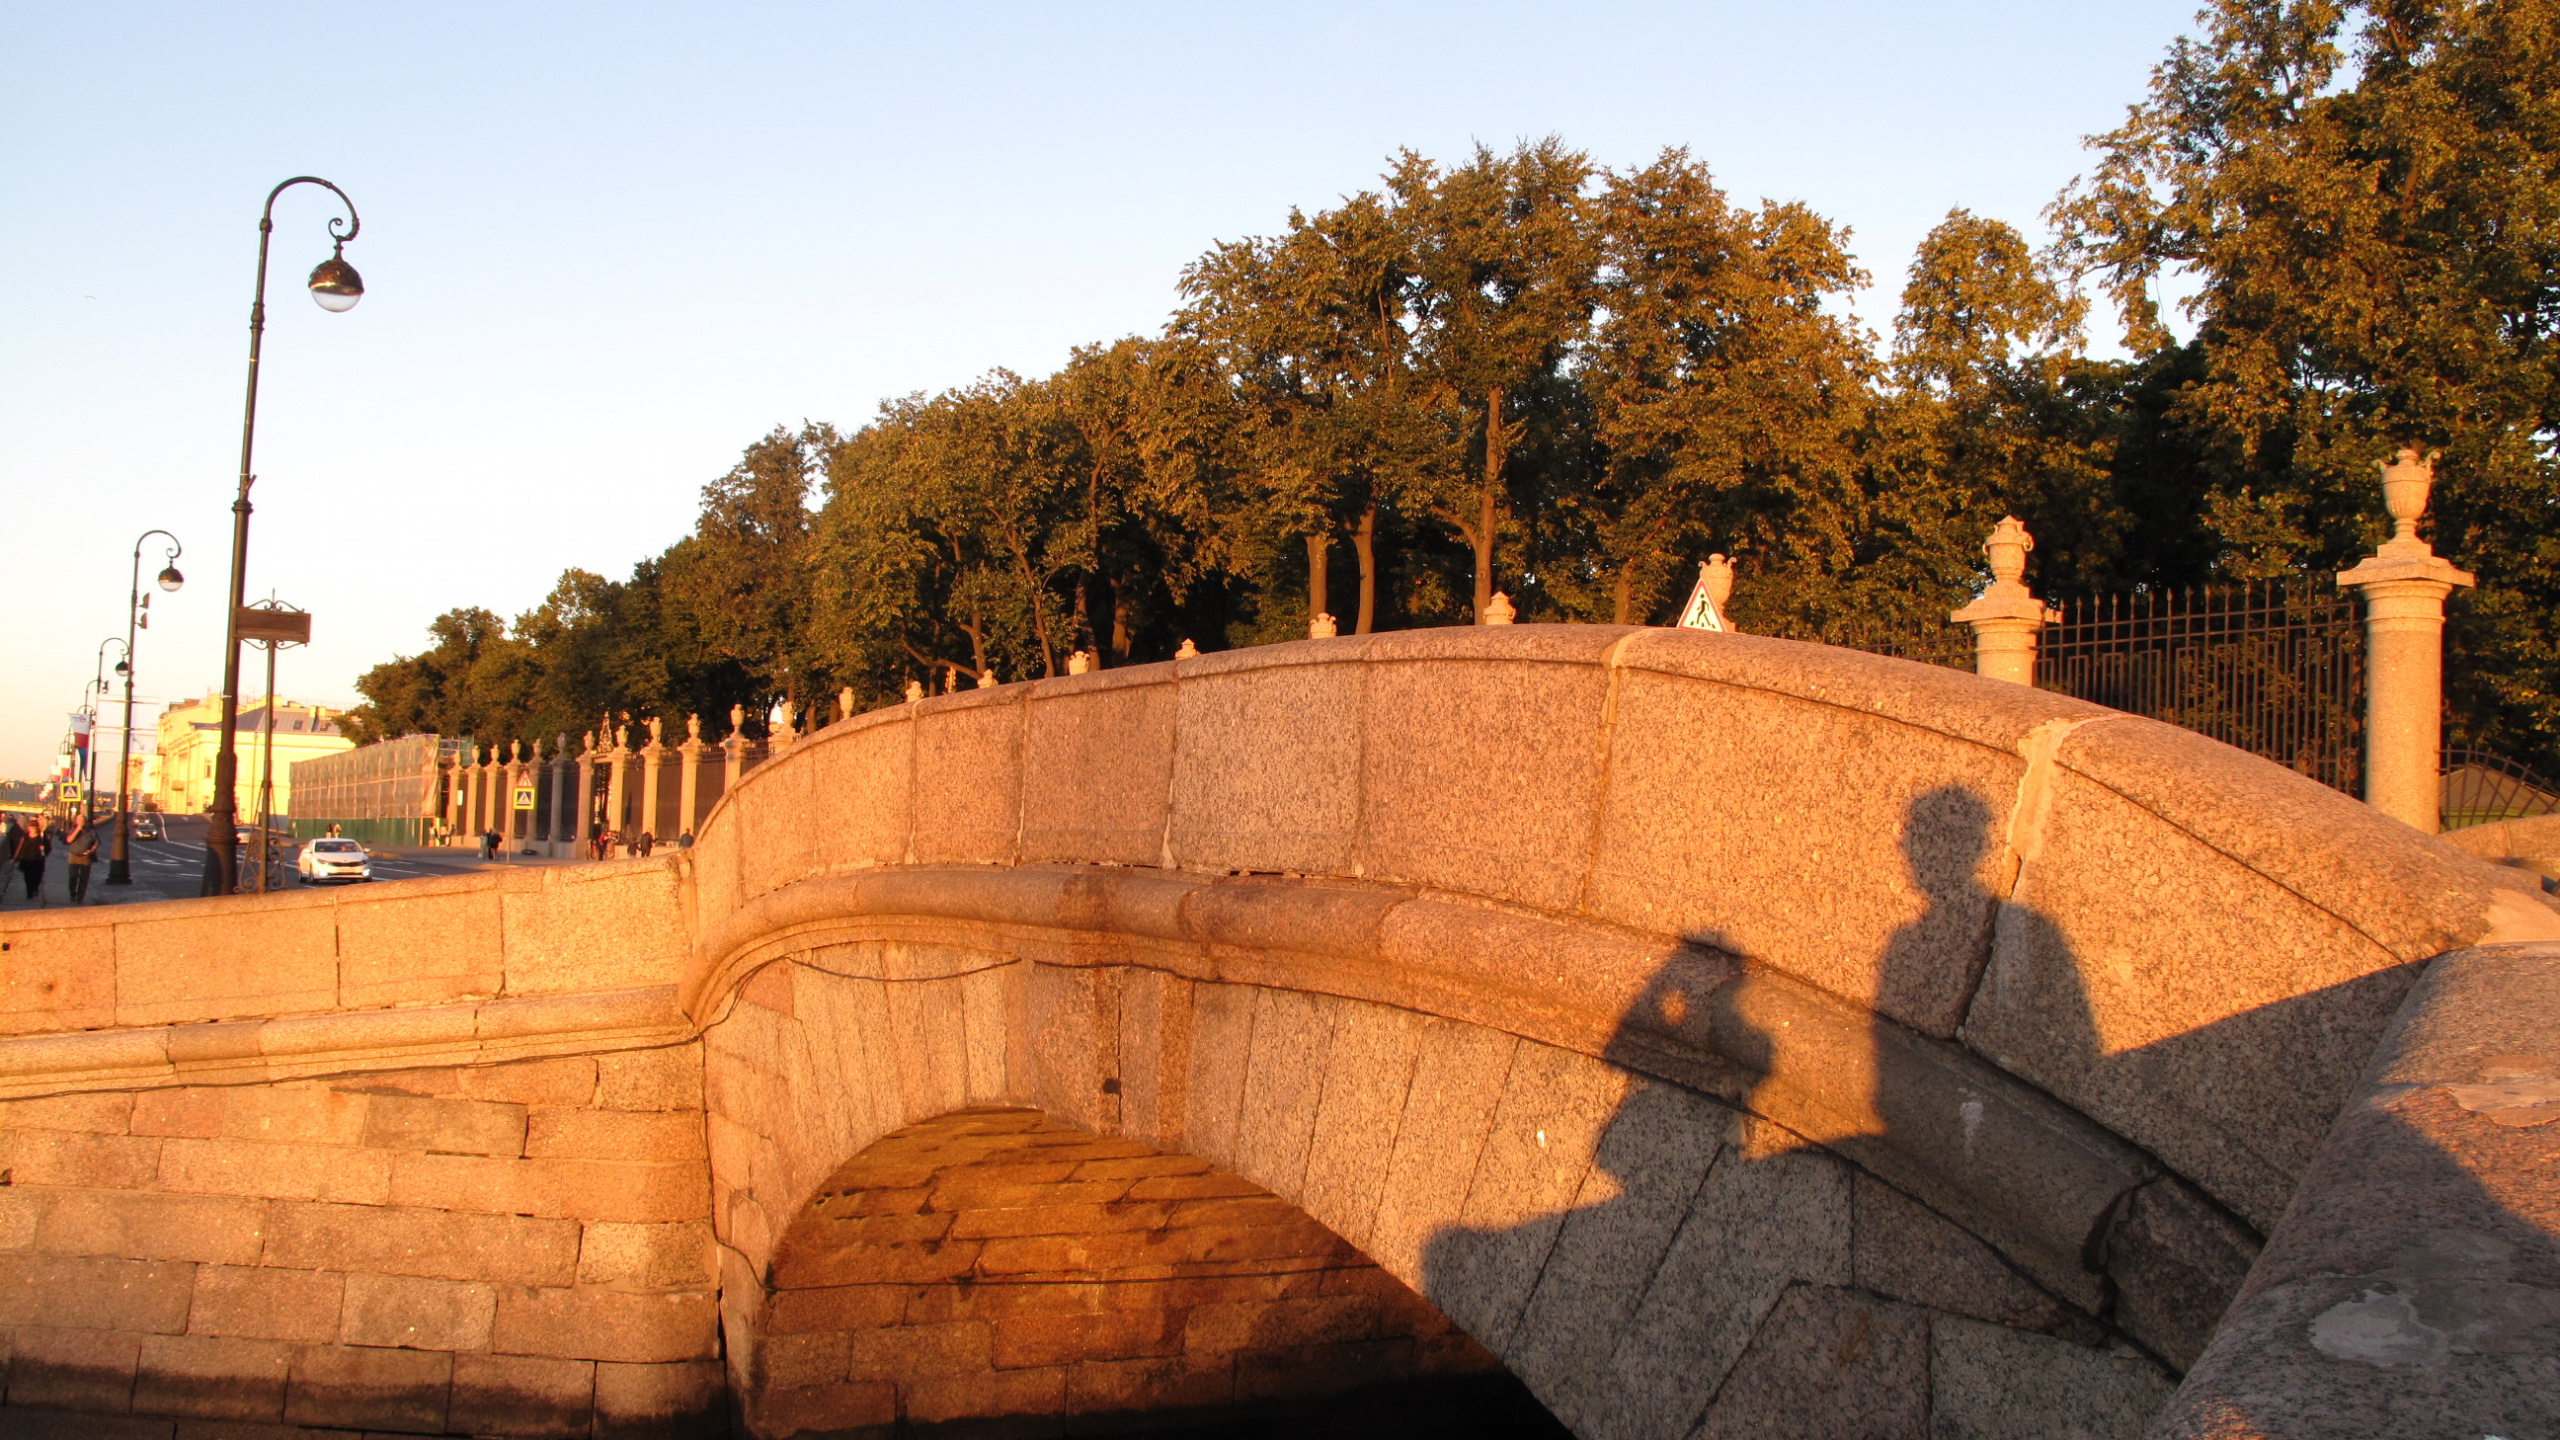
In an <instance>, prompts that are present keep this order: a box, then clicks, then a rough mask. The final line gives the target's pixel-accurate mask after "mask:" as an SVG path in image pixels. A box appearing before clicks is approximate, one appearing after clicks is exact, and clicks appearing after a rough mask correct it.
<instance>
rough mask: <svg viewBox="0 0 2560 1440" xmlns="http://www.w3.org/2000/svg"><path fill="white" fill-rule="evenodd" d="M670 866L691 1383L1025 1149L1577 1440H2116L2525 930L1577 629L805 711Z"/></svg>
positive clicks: (1859, 672) (2153, 792)
mask: <svg viewBox="0 0 2560 1440" xmlns="http://www.w3.org/2000/svg"><path fill="white" fill-rule="evenodd" d="M688 863H689V864H690V866H691V867H692V873H691V881H692V886H691V893H692V896H693V903H694V906H695V911H694V933H695V936H696V940H695V945H694V949H693V956H692V961H691V964H690V966H689V968H688V970H687V973H686V976H685V978H684V981H683V982H682V984H681V985H680V987H679V990H680V996H681V1001H682V1003H683V1004H684V1005H685V1007H686V1008H687V1010H688V1012H689V1013H690V1014H692V1015H693V1016H694V1017H695V1020H696V1022H697V1023H698V1024H700V1025H702V1026H703V1034H704V1040H705V1056H706V1059H705V1069H706V1085H707V1096H708V1101H709V1108H710V1110H711V1121H710V1124H711V1132H710V1133H711V1147H712V1162H713V1164H712V1169H713V1187H714V1195H713V1209H714V1223H715V1227H716V1228H717V1230H718V1233H719V1236H720V1239H721V1243H722V1247H723V1255H724V1265H725V1266H727V1267H728V1274H727V1276H726V1283H725V1284H724V1307H725V1310H726V1323H727V1327H728V1331H729V1337H730V1342H729V1345H730V1348H729V1354H730V1357H731V1359H730V1363H731V1366H732V1371H733V1384H736V1385H738V1386H741V1387H744V1388H751V1387H752V1386H753V1385H754V1384H755V1383H756V1375H757V1371H756V1366H757V1365H758V1364H759V1363H760V1361H759V1356H760V1354H761V1353H762V1351H761V1350H760V1346H761V1345H762V1343H763V1338H762V1337H763V1331H764V1328H765V1320H766V1317H765V1316H764V1315H762V1314H761V1313H760V1312H759V1310H758V1308H757V1307H758V1306H759V1305H760V1303H761V1298H760V1297H762V1296H763V1295H764V1294H765V1293H766V1292H767V1289H768V1287H769V1285H770V1283H771V1280H772V1277H773V1274H774V1270H773V1267H774V1265H775V1263H776V1254H777V1245H778V1244H779V1243H780V1241H781V1238H782V1237H783V1235H784V1234H785V1232H786V1231H787V1229H788V1227H789V1225H790V1224H791V1221H792V1217H794V1216H796V1215H797V1214H799V1213H800V1212H801V1211H802V1210H803V1209H804V1208H805V1207H806V1206H807V1205H809V1203H810V1202H811V1199H812V1197H813V1196H815V1195H816V1194H818V1193H819V1191H820V1188H821V1185H822V1182H823V1181H824V1179H825V1177H826V1176H827V1175H828V1174H829V1173H830V1172H831V1171H832V1170H833V1169H834V1168H835V1167H836V1166H837V1165H839V1164H840V1163H842V1161H843V1159H844V1157H846V1156H849V1155H852V1154H855V1153H857V1152H859V1151H860V1150H861V1149H862V1148H863V1147H864V1146H867V1145H869V1144H871V1143H872V1142H873V1141H875V1140H877V1139H878V1138H880V1137H881V1136H884V1135H887V1134H889V1133H890V1132H892V1131H894V1130H897V1129H899V1128H900V1127H902V1126H904V1125H907V1124H911V1123H914V1122H916V1121H918V1120H922V1119H927V1118H930V1117H932V1116H935V1115H940V1114H945V1113H948V1112H950V1111H953V1110H957V1109H962V1108H965V1107H968V1106H973V1105H990V1104H1011V1105H1029V1106H1035V1107H1037V1108H1039V1109H1040V1110H1042V1111H1044V1112H1046V1113H1048V1114H1050V1115H1054V1116H1056V1117H1058V1118H1059V1119H1061V1120H1063V1121H1066V1122H1068V1123H1071V1124H1073V1125H1076V1126H1078V1127H1081V1128H1083V1129H1086V1130H1089V1131H1092V1132H1094V1133H1096V1134H1101V1135H1113V1136H1128V1137H1132V1138H1135V1139H1138V1140H1141V1141H1143V1142H1144V1143H1146V1144H1148V1145H1149V1146H1151V1147H1154V1148H1157V1149H1160V1150H1166V1151H1174V1152H1179V1153H1184V1154H1190V1155H1196V1156H1200V1157H1204V1158H1206V1159H1208V1160H1211V1161H1213V1162H1214V1163H1216V1164H1217V1165H1219V1166H1222V1167H1224V1168H1226V1169H1228V1170H1231V1171H1233V1172H1234V1173H1236V1174H1238V1175H1241V1176H1243V1177H1245V1178H1246V1179H1248V1180H1250V1181H1252V1182H1253V1183H1255V1184H1257V1185H1260V1186H1262V1187H1264V1188H1266V1189H1268V1190H1270V1191H1271V1192H1273V1193H1274V1194H1276V1195H1279V1196H1281V1197H1283V1198H1285V1199H1287V1200H1289V1201H1291V1202H1292V1203H1294V1204H1296V1205H1298V1206H1300V1207H1302V1208H1303V1209H1304V1210H1305V1211H1306V1212H1307V1213H1308V1214H1310V1215H1312V1216H1313V1217H1315V1218H1316V1219H1317V1220H1318V1221H1320V1222H1321V1223H1323V1224H1324V1225H1326V1226H1327V1227H1329V1228H1330V1229H1332V1230H1333V1231H1334V1232H1336V1233H1337V1234H1339V1235H1341V1236H1342V1237H1344V1238H1345V1239H1346V1240H1347V1241H1349V1242H1350V1243H1351V1244H1353V1245H1355V1246H1357V1247H1359V1248H1360V1249H1361V1250H1362V1251H1363V1252H1364V1253H1366V1254H1368V1255H1369V1256H1371V1257H1373V1258H1374V1259H1376V1260H1377V1261H1378V1263H1379V1264H1380V1265H1382V1266H1383V1267H1384V1268H1385V1269H1386V1270H1387V1271H1388V1272H1389V1273H1391V1274H1393V1275H1394V1276H1395V1277H1396V1278H1397V1279H1399V1280H1400V1281H1402V1282H1404V1283H1405V1284H1407V1285H1410V1286H1412V1287H1413V1288H1414V1289H1416V1290H1417V1291H1419V1292H1420V1293H1421V1294H1423V1295H1424V1296H1426V1297H1427V1298H1428V1299H1429V1300H1431V1302H1432V1303H1433V1304H1435V1305H1436V1306H1438V1307H1439V1308H1440V1309H1441V1310H1442V1311H1444V1312H1445V1313H1447V1314H1448V1315H1449V1316H1450V1317H1451V1318H1452V1319H1453V1320H1455V1321H1456V1322H1457V1323H1458V1324H1459V1325H1461V1326H1462V1327H1464V1329H1465V1330H1466V1331H1467V1332H1468V1333H1469V1334H1471V1335H1472V1336H1474V1337H1475V1338H1476V1339H1478V1340H1479V1341H1481V1342H1482V1343H1483V1344H1484V1345H1485V1346H1486V1347H1487V1348H1488V1349H1489V1350H1491V1351H1492V1352H1493V1353H1494V1354H1495V1355H1496V1356H1497V1357H1499V1358H1500V1360H1501V1361H1502V1362H1503V1364H1504V1365H1506V1366H1507V1367H1508V1368H1509V1369H1510V1370H1511V1371H1512V1372H1513V1373H1514V1374H1516V1375H1518V1376H1519V1377H1520V1378H1521V1379H1522V1380H1523V1381H1524V1382H1525V1383H1527V1384H1528V1385H1529V1387H1530V1388H1531V1389H1532V1390H1533V1391H1535V1392H1536V1393H1537V1394H1538V1396H1539V1397H1540V1399H1541V1400H1542V1401H1544V1402H1545V1403H1546V1404H1547V1405H1548V1407H1549V1408H1550V1409H1552V1410H1553V1411H1554V1412H1555V1413H1556V1414H1557V1415H1558V1416H1559V1417H1560V1418H1562V1419H1563V1420H1565V1421H1566V1422H1567V1423H1568V1424H1570V1425H1572V1426H1573V1427H1574V1428H1575V1430H1576V1431H1577V1432H1578V1433H1581V1434H1584V1435H1586V1436H1602V1435H1608V1436H1616V1435H1629V1436H1633V1435H1672V1434H1687V1433H1690V1431H1691V1430H1692V1429H1693V1428H1695V1429H1698V1430H1700V1431H1701V1433H1737V1432H1739V1431H1761V1432H1765V1431H1771V1430H1783V1429H1784V1428H1785V1427H1784V1425H1783V1424H1782V1423H1779V1421H1778V1418H1777V1417H1779V1416H1780V1415H1782V1414H1783V1413H1784V1412H1785V1411H1786V1409H1787V1407H1788V1406H1789V1405H1790V1404H1795V1405H1802V1404H1806V1403H1810V1401H1809V1400H1808V1397H1815V1396H1820V1397H1825V1398H1824V1399H1823V1400H1822V1402H1821V1403H1824V1404H1829V1405H1851V1406H1872V1407H1879V1408H1878V1409H1877V1410H1876V1416H1877V1423H1876V1426H1875V1428H1876V1429H1877V1430H1878V1431H1879V1432H1880V1433H1901V1432H1908V1433H1914V1434H1917V1433H1921V1431H1922V1430H1925V1429H1926V1428H1927V1427H1928V1426H1929V1425H1931V1424H1933V1423H1942V1424H1956V1425H1959V1426H1961V1425H1963V1424H1965V1423H1968V1422H1970V1423H1972V1424H1973V1425H1974V1426H1975V1428H1978V1429H1983V1430H1986V1431H1999V1430H2015V1429H2018V1428H2021V1427H2024V1428H2026V1429H2034V1428H2037V1427H2038V1426H2042V1427H2043V1428H2046V1429H2048V1430H2052V1429H2058V1428H2061V1427H2063V1426H2066V1425H2079V1426H2081V1428H2084V1429H2087V1430H2088V1431H2089V1432H2090V1433H2093V1434H2128V1435H2130V1434H2136V1433H2139V1432H2140V1430H2141V1429H2142V1427H2143V1426H2144V1424H2146V1423H2147V1421H2148V1418H2149V1416H2150V1414H2151V1413H2152V1412H2153V1411H2154V1410H2156V1409H2157V1408H2158V1406H2159V1404H2160V1403H2161V1402H2162V1401H2163V1400H2164V1399H2165V1398H2166V1396H2167V1395H2168V1393H2169V1390H2170V1388H2171V1387H2172V1386H2173V1385H2174V1383H2175V1381H2176V1378H2177V1376H2178V1375H2179V1373H2180V1372H2182V1371H2183V1370H2184V1369H2185V1368H2186V1367H2187V1366H2188V1365H2189V1364H2191V1363H2192V1362H2193V1361H2194V1360H2195V1358H2196V1356H2197V1355H2198V1354H2199V1353H2201V1351H2202V1350H2203V1348H2204V1345H2205V1343H2206V1340H2207V1339H2208V1337H2209V1336H2210V1334H2211V1331H2212V1327H2213V1323H2214V1320H2215V1319H2216V1318H2217V1317H2218V1316H2219V1315H2220V1313H2221V1312H2222V1310H2223V1308H2224V1307H2225V1306H2226V1304H2227V1303H2228V1302H2229V1300H2230V1297H2231V1296H2232V1295H2233V1294H2234V1293H2235V1292H2236V1291H2237V1290H2238V1288H2239V1285H2240V1282H2241V1279H2242V1277H2243V1275H2244V1274H2245V1273H2246V1272H2247V1270H2248V1267H2249V1265H2250V1263H2251V1260H2252V1258H2253V1257H2254V1255H2255V1253H2256V1251H2257V1249H2258V1247H2259V1245H2260V1243H2261V1239H2262V1237H2263V1236H2264V1235H2265V1234H2266V1232H2267V1231H2268V1230H2269V1229H2270V1228H2271V1227H2272V1226H2273V1224H2274V1222H2275V1220H2276V1219H2277V1217H2278V1216H2279V1215H2280V1214H2281V1212H2282V1210H2283V1207H2284V1205H2285V1203H2286V1201H2287V1199H2288V1198H2289V1196H2290V1195H2291V1193H2292V1189H2293V1186H2294V1184H2295V1183H2296V1182H2297V1181H2298V1179H2299V1177H2300V1175H2301V1173H2302V1170H2303V1167H2304V1166H2305V1165H2306V1164H2307V1162H2308V1160H2309V1157H2310V1155H2311V1153H2312V1151H2313V1150H2314V1149H2315V1148H2316V1146H2317V1144H2318V1141H2319V1139H2320V1137H2321V1135H2322V1134H2323V1133H2324V1132H2325V1130H2326V1128H2327V1125H2328V1123H2329V1120H2330V1117H2331V1116H2332V1115H2334V1114H2335V1113H2336V1112H2337V1109H2338V1108H2339V1106H2340V1104H2341V1103H2343V1100H2344V1098H2345V1096H2346V1095H2347V1093H2348V1091H2349V1089H2350V1087H2351V1086H2352V1084H2353V1082H2354V1079H2355V1076H2356V1073H2357V1071H2358V1069H2359V1068H2360V1067H2361V1066H2362V1064H2363V1062H2364V1058H2365V1056H2366V1054H2367V1053H2368V1052H2369V1051H2370V1050H2371V1049H2372V1047H2373V1044H2374V1042H2375V1040H2376V1038H2377V1037H2378V1036H2379V1035H2380V1033H2381V1031H2382V1028H2383V1026H2384V1024H2385V1022H2386V1021H2387V1020H2388V1018H2389V1016H2390V1014H2391V1013H2392V1011H2393V1009H2394V1007H2395V1006H2397V1004H2398V1003H2399V1001H2400V999H2401V997H2402V995H2403V994H2404V993H2405V992H2406V991H2407V989H2408V987H2409V985H2410V984H2411V983H2412V980H2413V979H2414V973H2415V967H2416V966H2417V964H2418V963H2419V962H2421V961H2424V960H2426V959H2427V958H2429V957H2431V956H2434V955H2436V954H2438V953H2441V952H2444V951H2448V950H2452V949H2456V948H2459V947H2461V946H2464V945H2468V944H2472V943H2475V942H2478V941H2480V940H2482V939H2484V938H2543V937H2545V936H2548V935H2550V934H2553V933H2560V926H2554V925H2553V923H2552V918H2551V913H2550V911H2549V910H2548V908H2547V907H2544V906H2543V905H2542V904H2541V902H2540V901H2539V900H2538V899H2537V898H2535V897H2533V896H2531V895H2530V894H2528V893H2526V892H2525V890H2524V888H2523V887H2522V886H2520V885H2519V886H2515V887H2512V888H2502V887H2504V882H2502V881H2501V880H2500V879H2499V878H2498V877H2496V876H2494V875H2492V874H2490V873H2489V872H2487V871H2486V870H2484V869H2482V868H2480V867H2476V866H2472V865H2469V864H2467V863H2465V862H2463V861H2462V860H2461V859H2460V858H2459V857H2456V856H2453V855H2452V854H2451V853H2450V852H2449V851H2444V850H2442V849H2441V847H2437V846H2434V845H2432V844H2430V843H2427V842H2417V841H2415V840H2414V838H2413V837H2410V836H2409V835H2408V833H2407V832H2406V831H2405V830H2403V829H2401V828H2400V827H2397V826H2395V825H2393V824H2392V823H2391V822H2389V821H2386V820H2383V819H2381V818H2380V817H2378V816H2376V815H2374V814H2372V812H2370V811H2367V810H2365V809H2364V808H2363V807H2361V806H2358V805H2355V804H2354V803H2353V802H2351V801H2348V800H2346V799H2344V798H2343V797H2340V796H2337V795H2335V794H2333V793H2332V792H2328V791H2326V790H2324V789H2322V788H2321V787H2319V786H2317V785H2315V784H2313V783H2312V782H2309V781H2307V780H2303V779H2301V778H2300V777H2297V776H2293V775H2290V774H2289V773H2287V772H2284V771H2281V770H2278V769H2276V768H2275V767H2273V766H2270V765H2267V764H2265V763H2264V762H2260V761H2257V760H2254V759H2251V758H2249V757H2246V756H2242V755H2239V754H2237V753H2236V752H2232V751H2229V750H2227V749H2225V748H2223V747H2220V746H2217V745H2213V744H2212V743H2211V742H2207V741H2204V740H2202V739H2200V738H2199V737H2195V736H2193V735H2190V734H2187V733H2186V732H2182V731H2177V730H2174V729H2172V728H2170V727H2166V726H2161V725H2156V724H2152V723H2150V722H2146V721H2141V720H2137V719H2133V718H2131V717H2125V716H2120V715H2116V714H2114V713H2112V712H2107V711H2103V710H2099V709H2097V708H2096V707H2092V706H2087V705H2083V704H2080V703H2079V702H2075V701H2071V700H2068V699H2064V698H2061V697H2056V696H2051V695H2046V694H2042V693H2040V692H2035V691H2032V690H2026V689H2023V688H2021V687H2016V686H2005V685H2000V684H1996V683H1994V682H1987V681H1981V680H1978V679H1976V678H1974V677H1970V676H1963V675H1957V674H1952V673H1949V672H1945V671H1939V670H1932V669H1927V668H1925V667H1917V666H1910V665H1905V664H1902V663H1900V662H1894V661H1887V660H1880V659H1877V658H1875V657H1868V656H1861V655H1850V654H1844V653H1841V652H1836V651H1829V650H1823V649H1819V648H1816V647H1808V646H1800V645H1792V644H1788V643H1786V642H1779V641H1769V640H1761V639H1755V638H1752V637H1737V636H1694V635H1689V634H1685V633H1666V632H1661V631H1629V630H1617V629H1610V628H1605V627H1518V628H1516V629H1514V630H1512V631H1510V632H1509V633H1495V632H1422V633H1416V634H1406V635H1391V636H1378V637H1365V638H1357V639H1350V638H1346V639H1342V640H1336V641H1324V642H1309V643H1307V644H1304V645H1289V646H1277V647H1268V648H1266V649H1261V650H1255V651H1249V652H1234V653H1229V654H1225V655H1216V656H1207V657H1202V658H1201V659H1199V660H1191V661H1180V662H1174V663H1173V664H1169V665H1160V666H1148V667H1140V668H1138V669H1134V670H1126V671H1116V672H1107V673H1103V674H1097V675H1087V676H1080V677H1071V678H1068V679H1064V680H1057V681H1046V682H1040V683H1037V684H1031V685H1021V686H1010V687H1004V688H1002V689H998V690H993V691H981V692H975V693H972V694H965V695H958V696H949V697H941V698H938V699H934V700H928V701H925V702H922V703H921V704H913V705H908V706H903V707H898V708H896V709H893V710H890V711H885V712H880V713H877V714H874V715H869V716H862V717H857V718H855V719H853V720H850V721H847V722H843V723H840V724H839V725H837V726H835V727H832V728H830V729H829V730H827V731H824V732H821V733H820V734H819V735H817V736H814V737H812V738H811V739H810V740H808V741H805V742H803V743H802V744H801V745H799V746H796V747H795V748H794V749H793V751H792V752H791V753H790V754H789V755H787V756H786V757H785V758H783V759H781V760H779V761H777V762H775V763H772V764H769V765H768V766H766V767H764V768H763V769H762V770H760V771H758V772H756V773H754V774H752V775H750V776H749V777H748V780H747V781H746V783H745V784H744V785H742V786H741V787H740V789H739V791H737V792H736V793H734V794H732V795H730V796H727V797H724V799H723V801H722V804H721V807H720V809H719V810H718V811H717V812H716V813H715V814H714V816H713V817H712V819H711V821H710V822H709V823H708V824H707V825H706V827H705V830H704V837H703V843H702V845H701V846H700V847H699V848H698V849H697V850H696V851H695V852H694V854H693V856H692V857H691V858H690V860H689V861H688ZM1791 1397H1792V1398H1791ZM1915 1397H1916V1399H1915ZM1915 1405H1916V1406H1917V1407H1918V1408H1916V1409H1915V1408H1914V1407H1915ZM1860 1413H1864V1411H1861V1412H1860Z"/></svg>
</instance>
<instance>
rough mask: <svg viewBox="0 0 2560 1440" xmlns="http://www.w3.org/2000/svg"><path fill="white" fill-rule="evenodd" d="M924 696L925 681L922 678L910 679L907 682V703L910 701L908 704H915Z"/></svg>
mask: <svg viewBox="0 0 2560 1440" xmlns="http://www.w3.org/2000/svg"><path fill="white" fill-rule="evenodd" d="M923 698H924V682H923V681H921V680H910V681H908V682H907V703H908V704H910V705H913V704H915V703H916V702H917V701H919V700H922V699H923Z"/></svg>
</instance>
